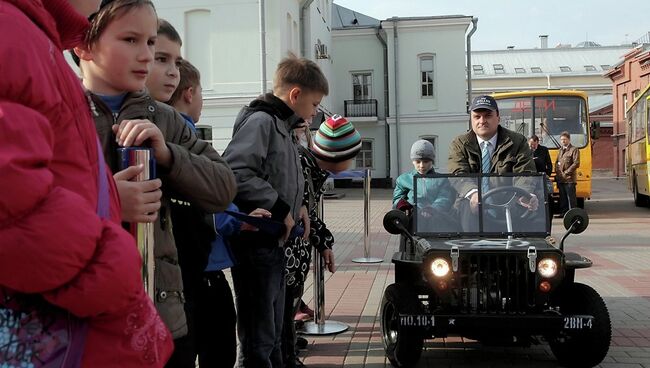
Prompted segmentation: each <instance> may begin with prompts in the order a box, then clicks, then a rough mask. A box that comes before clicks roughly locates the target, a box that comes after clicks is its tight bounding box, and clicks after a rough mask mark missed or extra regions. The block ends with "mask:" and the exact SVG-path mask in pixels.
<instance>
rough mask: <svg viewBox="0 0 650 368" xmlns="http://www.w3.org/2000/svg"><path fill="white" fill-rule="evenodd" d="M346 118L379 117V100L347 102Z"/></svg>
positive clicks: (345, 105)
mask: <svg viewBox="0 0 650 368" xmlns="http://www.w3.org/2000/svg"><path fill="white" fill-rule="evenodd" d="M344 110H345V116H346V117H377V100H374V99H373V100H345V101H344Z"/></svg>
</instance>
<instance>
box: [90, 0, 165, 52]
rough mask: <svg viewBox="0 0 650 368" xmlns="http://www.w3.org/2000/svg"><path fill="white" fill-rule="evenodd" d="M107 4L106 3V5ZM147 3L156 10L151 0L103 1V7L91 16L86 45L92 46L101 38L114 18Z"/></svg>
mask: <svg viewBox="0 0 650 368" xmlns="http://www.w3.org/2000/svg"><path fill="white" fill-rule="evenodd" d="M104 4H105V5H104ZM145 5H149V6H151V8H152V9H153V10H154V12H155V11H156V7H155V6H154V5H153V2H152V1H151V0H114V1H102V7H101V8H99V10H98V11H97V13H95V14H93V15H91V16H90V18H89V20H90V28H89V29H88V32H86V38H85V40H84V42H85V44H86V46H90V45H92V44H94V43H95V42H97V40H99V37H100V36H101V35H102V33H103V32H104V30H105V29H106V27H108V25H109V24H110V23H111V22H112V21H113V19H115V18H117V17H119V16H121V15H122V14H124V13H125V12H127V11H129V10H131V9H134V8H139V7H142V6H145Z"/></svg>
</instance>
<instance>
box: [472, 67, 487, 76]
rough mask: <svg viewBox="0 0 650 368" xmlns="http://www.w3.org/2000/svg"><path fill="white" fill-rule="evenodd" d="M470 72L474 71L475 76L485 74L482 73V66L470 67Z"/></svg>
mask: <svg viewBox="0 0 650 368" xmlns="http://www.w3.org/2000/svg"><path fill="white" fill-rule="evenodd" d="M472 70H473V71H474V74H476V75H483V74H485V73H484V72H483V65H472Z"/></svg>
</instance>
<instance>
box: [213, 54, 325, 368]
mask: <svg viewBox="0 0 650 368" xmlns="http://www.w3.org/2000/svg"><path fill="white" fill-rule="evenodd" d="M328 92H329V87H328V83H327V79H325V76H324V75H323V73H322V72H321V70H320V68H319V67H318V66H317V65H316V64H315V63H314V62H312V61H310V60H307V59H304V58H300V59H299V58H297V57H295V56H293V55H292V56H289V57H288V58H285V59H283V60H282V61H281V62H280V64H279V65H278V68H277V70H276V72H275V76H274V80H273V93H267V94H265V95H263V96H260V97H258V98H257V99H256V100H254V101H252V102H251V103H250V104H249V106H247V107H244V108H243V109H242V110H241V112H240V113H239V115H238V116H237V119H236V121H235V125H234V127H233V137H232V140H231V141H230V144H229V145H228V147H227V148H226V151H225V152H224V158H225V159H226V161H228V164H229V165H230V167H231V168H232V170H233V172H234V173H235V177H236V179H237V186H238V192H237V196H236V197H235V204H236V205H237V206H238V207H239V208H240V209H241V210H242V211H244V212H250V211H252V210H253V209H255V208H264V209H266V210H269V211H270V212H271V217H272V219H274V220H276V221H280V222H284V224H285V227H286V229H285V230H286V231H285V233H284V235H283V236H281V237H280V239H277V238H272V237H269V236H268V235H264V234H263V233H260V232H250V231H242V232H241V233H240V234H239V235H237V236H235V237H233V239H232V240H231V243H232V246H233V250H234V252H235V257H236V258H237V261H238V264H237V265H235V266H234V267H233V268H232V277H233V283H234V287H235V295H236V304H237V313H238V319H237V332H238V338H239V346H240V350H239V358H240V359H239V364H240V366H242V367H255V368H259V367H276V368H280V367H282V352H281V350H280V338H281V333H282V320H283V312H284V286H285V280H284V267H285V259H284V251H283V248H282V247H283V245H284V243H285V241H286V240H287V239H288V237H289V234H290V232H291V230H292V228H293V226H294V224H295V222H296V221H298V220H299V219H301V220H302V221H303V224H304V227H305V230H306V231H305V234H306V235H305V237H307V236H308V235H309V230H308V229H309V217H308V215H307V209H306V207H304V206H302V195H303V189H304V178H303V174H302V168H301V165H300V157H299V155H298V149H297V147H296V145H295V144H294V143H293V140H292V135H291V130H292V129H294V128H295V127H298V126H299V125H301V124H304V121H305V120H311V119H312V118H313V117H314V116H315V115H316V110H317V108H318V105H319V104H320V101H321V100H322V98H323V96H325V95H327V94H328Z"/></svg>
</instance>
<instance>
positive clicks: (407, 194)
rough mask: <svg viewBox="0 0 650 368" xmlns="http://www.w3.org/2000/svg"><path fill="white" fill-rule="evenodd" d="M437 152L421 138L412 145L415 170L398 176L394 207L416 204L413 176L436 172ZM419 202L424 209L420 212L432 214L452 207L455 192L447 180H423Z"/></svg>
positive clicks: (408, 208) (394, 192)
mask: <svg viewBox="0 0 650 368" xmlns="http://www.w3.org/2000/svg"><path fill="white" fill-rule="evenodd" d="M434 159H435V153H434V148H433V144H431V142H429V141H427V140H424V139H420V140H418V141H416V142H415V143H413V145H412V146H411V160H413V168H414V169H413V171H410V172H407V173H404V174H402V175H400V176H399V177H397V180H396V181H395V190H394V191H393V207H394V208H397V209H399V210H403V211H405V210H410V209H412V208H413V206H414V205H415V193H414V191H413V177H414V176H415V175H418V174H419V175H427V174H435V172H436V171H435V169H434V168H433V160H434ZM420 183H422V184H424V187H418V194H417V196H418V197H417V199H418V200H417V202H418V207H419V208H420V209H422V211H420V212H419V213H420V214H422V215H423V216H425V217H428V216H430V215H432V211H428V209H429V208H433V209H434V210H435V209H437V210H440V211H443V213H446V211H447V210H448V209H449V208H451V205H452V201H453V198H454V197H453V192H452V189H451V187H450V186H449V182H448V181H447V180H444V181H443V180H421V181H419V182H418V184H420Z"/></svg>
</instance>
